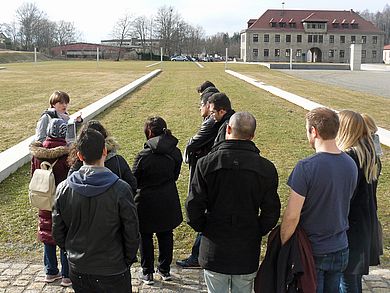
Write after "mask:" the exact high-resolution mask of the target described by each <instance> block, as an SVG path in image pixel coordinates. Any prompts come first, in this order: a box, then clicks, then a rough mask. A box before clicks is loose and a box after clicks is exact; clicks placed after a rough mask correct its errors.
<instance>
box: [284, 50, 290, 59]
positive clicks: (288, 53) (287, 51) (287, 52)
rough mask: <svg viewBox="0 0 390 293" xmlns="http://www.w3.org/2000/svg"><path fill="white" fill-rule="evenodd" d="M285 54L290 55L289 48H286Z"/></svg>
mask: <svg viewBox="0 0 390 293" xmlns="http://www.w3.org/2000/svg"><path fill="white" fill-rule="evenodd" d="M285 56H286V57H290V49H286V52H285Z"/></svg>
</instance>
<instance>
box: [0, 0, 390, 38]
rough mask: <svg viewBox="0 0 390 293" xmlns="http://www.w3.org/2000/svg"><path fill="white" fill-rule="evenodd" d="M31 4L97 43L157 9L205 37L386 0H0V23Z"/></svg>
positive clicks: (376, 7)
mask: <svg viewBox="0 0 390 293" xmlns="http://www.w3.org/2000/svg"><path fill="white" fill-rule="evenodd" d="M25 2H33V3H35V4H36V6H37V7H38V8H39V9H40V10H42V11H44V12H45V13H46V14H47V16H48V18H49V19H50V20H52V21H58V20H65V21H69V22H73V23H74V25H75V27H76V28H77V29H78V30H79V31H80V32H81V33H82V36H83V41H86V42H97V43H99V42H100V40H102V39H108V38H110V37H111V32H112V28H113V26H114V25H115V23H116V21H117V20H118V18H120V17H121V16H123V15H124V14H125V13H129V14H132V15H134V16H142V15H145V16H147V17H150V16H152V15H155V14H156V11H157V9H158V8H159V7H161V6H164V5H167V6H173V7H174V8H175V9H176V11H177V12H178V13H179V14H180V15H181V16H182V18H183V19H184V20H185V21H186V22H187V23H189V24H191V25H194V26H197V25H200V26H202V27H203V28H204V30H205V32H206V35H212V34H215V33H217V32H227V33H229V34H230V35H231V34H233V33H234V32H239V31H241V30H242V29H244V28H245V27H246V22H247V21H248V20H249V19H250V18H258V17H260V16H261V15H262V14H263V13H264V12H265V11H266V10H267V9H280V8H282V2H284V3H285V4H284V7H285V9H327V10H349V9H353V10H355V11H362V10H365V9H368V10H369V11H371V12H377V11H382V10H383V8H384V7H385V5H386V3H390V2H387V0H342V1H340V0H327V1H313V0H310V1H308V0H302V1H288V0H285V1H275V0H170V1H168V0H138V1H136V0H109V1H97V0H61V1H58V0H35V1H26V0H2V1H1V4H0V23H4V22H5V23H10V22H11V21H12V20H15V19H16V18H15V14H16V10H17V9H18V7H20V6H21V5H22V4H23V3H25Z"/></svg>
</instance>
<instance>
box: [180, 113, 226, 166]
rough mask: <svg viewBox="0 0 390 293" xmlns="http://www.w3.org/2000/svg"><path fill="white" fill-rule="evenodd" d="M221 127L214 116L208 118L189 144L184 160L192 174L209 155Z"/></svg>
mask: <svg viewBox="0 0 390 293" xmlns="http://www.w3.org/2000/svg"><path fill="white" fill-rule="evenodd" d="M220 125H221V123H220V122H215V120H214V118H213V117H212V116H208V117H206V118H205V119H204V120H203V122H202V125H201V126H200V129H199V131H198V132H197V134H195V135H194V136H193V137H192V138H191V139H190V140H189V142H188V143H187V146H186V149H185V152H184V159H185V162H186V163H188V164H189V166H190V170H191V171H192V172H191V174H193V172H194V171H195V166H196V162H197V161H198V159H200V158H201V157H204V156H205V155H207V154H208V153H209V152H210V150H211V148H212V147H213V144H214V140H215V137H216V136H217V133H218V129H219V127H220Z"/></svg>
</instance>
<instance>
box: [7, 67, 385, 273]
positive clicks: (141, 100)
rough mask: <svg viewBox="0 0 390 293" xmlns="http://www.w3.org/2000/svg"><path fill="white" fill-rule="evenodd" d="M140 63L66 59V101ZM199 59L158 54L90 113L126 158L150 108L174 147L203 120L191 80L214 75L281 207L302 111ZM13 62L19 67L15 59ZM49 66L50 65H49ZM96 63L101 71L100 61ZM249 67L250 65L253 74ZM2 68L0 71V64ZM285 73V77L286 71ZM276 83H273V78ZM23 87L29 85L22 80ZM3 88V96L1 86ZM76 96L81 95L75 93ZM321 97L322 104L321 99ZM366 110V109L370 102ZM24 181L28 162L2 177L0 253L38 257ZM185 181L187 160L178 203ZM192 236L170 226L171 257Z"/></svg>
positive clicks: (186, 247) (301, 136) (298, 146)
mask: <svg viewBox="0 0 390 293" xmlns="http://www.w3.org/2000/svg"><path fill="white" fill-rule="evenodd" d="M53 64H54V63H53ZM57 64H58V63H57ZM140 64H142V66H141V65H134V67H133V69H129V68H127V67H132V63H125V62H120V63H112V64H111V63H110V64H107V65H106V66H107V69H106V71H105V73H106V74H104V73H102V74H101V75H99V77H98V78H96V77H97V74H96V71H97V68H96V64H92V63H88V62H85V63H83V64H81V63H71V65H69V71H72V72H78V71H79V72H81V74H80V76H79V78H78V79H77V83H78V85H77V86H76V85H74V87H72V88H71V90H72V91H73V90H74V91H76V90H78V93H77V94H72V97H73V96H74V97H75V98H74V99H73V101H74V103H73V102H72V107H71V109H72V110H73V109H74V110H77V109H80V108H81V107H83V106H84V104H83V105H81V104H82V102H84V99H81V98H80V97H86V96H88V97H91V96H92V95H90V94H89V91H90V90H91V89H94V90H95V91H104V90H106V88H107V87H108V86H109V87H110V89H111V90H110V91H108V90H107V92H111V91H113V90H114V89H116V88H115V87H114V86H113V85H112V84H109V85H108V84H107V78H109V77H111V76H117V77H118V78H121V80H122V81H123V84H126V83H128V82H130V81H131V78H132V76H133V75H131V74H129V72H133V73H134V72H135V71H136V69H134V68H138V70H139V71H137V73H139V74H141V72H142V70H144V71H145V69H144V67H145V65H146V63H140ZM61 65H62V66H61V67H68V65H67V64H66V63H61ZM204 65H205V68H203V69H202V68H199V67H198V66H196V65H195V64H194V63H187V62H164V63H163V64H162V65H161V66H160V65H158V66H153V67H150V68H148V70H153V69H155V68H162V69H163V73H161V74H160V75H158V76H157V77H156V78H154V79H153V80H152V81H150V82H149V83H147V84H146V85H144V86H142V88H140V89H139V90H138V91H136V92H134V93H133V94H131V95H129V96H128V97H126V98H125V99H123V100H122V101H120V102H118V103H117V104H115V105H114V106H113V107H111V108H110V109H108V110H106V111H105V112H103V113H102V114H100V115H99V116H98V117H96V118H97V119H99V120H101V121H102V123H103V124H104V125H105V126H106V127H107V129H108V130H109V131H110V132H111V134H113V135H114V136H115V137H116V138H117V140H118V141H119V143H120V145H121V150H120V153H121V154H122V155H123V156H124V157H125V158H126V159H127V160H128V162H129V164H130V165H132V163H133V160H134V157H135V156H136V154H137V153H138V152H139V151H140V150H141V149H142V147H143V143H144V142H145V138H144V134H143V123H144V121H145V119H146V118H147V117H148V116H151V115H159V116H162V117H164V118H165V119H166V121H167V123H168V128H170V129H171V130H172V132H173V134H174V135H175V136H177V138H178V139H179V147H180V149H181V150H184V147H185V145H186V142H187V140H188V139H189V138H190V137H191V136H192V135H193V134H195V132H196V131H197V129H198V126H199V125H200V123H201V118H200V115H199V111H198V103H199V97H198V94H197V93H196V91H195V88H196V87H197V86H198V85H199V84H200V83H201V82H202V81H204V80H206V79H209V80H211V81H213V82H215V84H216V85H217V87H218V88H219V89H220V90H222V91H224V92H226V93H227V95H228V96H229V97H230V99H231V101H232V105H233V108H234V109H235V110H236V111H243V110H247V111H250V112H251V113H253V114H254V115H255V117H256V118H257V120H258V129H257V132H256V137H255V143H256V144H257V146H258V147H259V148H260V150H261V153H262V154H263V156H265V157H267V158H268V159H270V160H271V161H273V162H274V163H275V165H276V167H277V169H278V172H279V179H280V187H279V195H280V197H281V200H282V202H283V209H284V207H285V205H286V200H287V196H288V188H287V186H286V184H285V183H286V180H287V176H288V175H289V173H290V172H291V170H292V168H293V167H294V165H295V164H296V162H297V161H298V160H299V159H302V158H304V157H305V156H307V155H309V154H312V153H313V151H312V150H311V149H310V147H309V146H308V143H307V141H306V134H305V123H304V115H305V113H306V111H305V110H303V109H301V108H299V107H297V106H295V105H293V104H290V103H288V102H286V101H284V100H282V99H279V98H276V97H275V96H273V95H271V94H269V93H267V92H264V91H262V90H260V89H258V88H256V87H254V86H252V85H249V84H246V83H244V82H243V81H240V80H238V79H236V78H234V77H232V76H230V75H228V74H226V73H224V71H223V69H224V66H223V64H212V63H210V64H204ZM14 66H15V67H18V66H17V65H14ZM43 66H44V67H46V68H50V67H51V66H50V64H44V65H43ZM53 66H54V67H55V65H53ZM77 66H79V67H77ZM137 66H139V67H137ZM230 69H233V70H237V71H239V72H242V73H245V72H246V71H248V70H249V69H248V67H246V66H235V68H231V67H230ZM24 70H25V69H23V67H19V72H24ZM88 70H90V73H89V74H87V73H88ZM100 70H102V71H104V70H103V69H100ZM252 70H253V69H252ZM114 71H115V72H114ZM255 73H256V72H253V74H255ZM0 74H2V73H1V72H0ZM126 74H128V75H127V77H128V79H130V80H125V75H126ZM251 74H252V73H251ZM259 74H261V75H264V76H268V75H267V74H269V75H270V77H269V78H270V80H272V79H273V75H274V74H275V73H274V72H272V71H264V72H263V71H261V72H260V73H259ZM277 74H278V76H279V74H280V76H279V82H282V79H283V74H282V73H279V72H278V73H277ZM47 76H49V74H47ZM26 78H29V77H26ZM100 78H101V79H100ZM256 78H259V77H256ZM285 78H290V77H287V76H286V77H285ZM114 79H115V78H113V80H114ZM72 80H73V77H72V76H69V77H68V78H65V77H64V76H63V78H62V79H59V80H58V83H57V84H56V86H58V87H62V88H66V86H65V85H67V84H68V85H72V86H73V82H72ZM92 80H97V81H95V84H94V86H89V85H88V83H89V82H91V81H92ZM1 82H2V81H0V83H1ZM9 82H11V80H9ZM12 82H15V81H12ZM18 82H19V84H18V85H15V86H21V85H22V84H23V82H22V81H18ZM113 82H114V81H113ZM118 83H119V82H118ZM270 83H271V82H270ZM299 83H300V84H299ZM103 84H104V85H103ZM106 84H107V85H106ZM271 84H272V83H271ZM121 85H122V84H121ZM121 85H118V86H117V87H119V86H121ZM275 85H277V86H278V84H275ZM290 86H291V88H286V87H284V89H286V90H289V91H291V92H295V91H294V89H295V87H299V86H300V87H302V88H305V92H307V93H308V94H307V95H312V94H311V93H312V92H314V91H315V90H316V89H317V88H318V85H317V84H313V85H312V86H311V85H308V84H307V82H303V81H300V80H296V82H294V83H293V84H292V85H290ZM9 87H12V86H9ZM40 87H41V88H42V92H46V93H47V94H46V95H48V94H50V92H51V91H52V89H51V88H50V85H45V83H44V82H42V84H41V85H40ZM46 87H49V88H50V89H47V88H46ZM97 87H99V88H97ZM45 88H46V89H45ZM24 91H25V92H26V93H29V89H28V87H27V88H26V89H24ZM342 91H345V90H342ZM332 93H333V94H334V96H339V95H341V92H340V93H338V89H335V88H332ZM307 95H306V96H307ZM1 96H3V93H2V91H1ZM29 96H30V97H31V96H32V94H29ZM93 96H94V98H98V97H101V95H100V94H98V93H95V94H94V95H93ZM76 97H79V98H78V99H77V98H76ZM363 98H364V97H363ZM41 99H42V97H37V100H41ZM81 100H82V101H81ZM91 100H93V99H91ZM0 101H1V102H2V100H0ZM45 101H46V97H45ZM89 102H91V101H89ZM89 102H88V103H89ZM79 103H80V104H79ZM322 103H323V104H325V105H327V103H325V102H322ZM76 105H77V107H76ZM43 108H44V102H43V103H42V105H40V106H39V109H37V111H36V112H35V113H36V114H35V117H36V116H38V115H39V112H40V111H41V109H43ZM370 110H371V109H370ZM367 112H369V111H368V109H367ZM369 113H370V112H369ZM0 117H1V116H0ZM374 117H376V116H374ZM35 119H36V118H35ZM31 120H33V121H31V124H32V125H29V124H30V123H24V124H25V127H24V128H27V127H30V129H31V131H32V130H33V128H34V126H35V120H34V119H33V118H31ZM16 121H17V120H16ZM31 131H30V132H31ZM20 132H22V131H21V130H18V129H17V130H16V131H15V133H18V134H20ZM21 136H23V135H21ZM25 136H27V135H25ZM15 138H16V134H15V135H14V140H15ZM384 152H385V155H384V156H383V165H384V169H383V174H382V177H381V178H380V183H379V188H378V198H379V199H378V201H379V214H380V219H381V221H382V223H383V227H384V241H385V243H384V245H385V256H384V258H383V263H384V264H385V265H386V266H387V267H389V266H390V237H389V236H390V231H389V224H390V217H389V211H388V206H389V205H390V201H389V198H390V183H389V182H390V180H389V178H390V167H389V163H390V149H389V148H384ZM28 182H29V169H28V166H25V167H23V168H22V169H20V170H19V171H18V172H16V173H14V174H13V175H12V176H10V177H9V178H8V179H7V180H5V181H4V182H2V183H1V184H0V227H1V228H0V258H22V259H40V258H41V253H42V248H41V245H40V243H38V242H37V240H36V226H37V216H36V211H35V210H34V209H32V208H31V207H30V206H29V204H28V198H27V186H28ZM187 186H188V166H187V165H183V167H182V172H181V175H180V178H179V180H178V188H179V193H180V197H181V200H182V205H183V206H184V201H185V198H186V193H187ZM194 236H195V233H194V232H193V231H192V230H191V228H189V227H188V226H187V225H186V224H185V223H182V224H181V225H180V226H179V227H178V228H177V229H176V230H175V252H174V258H175V259H177V258H180V257H183V256H186V255H187V254H188V253H189V251H190V249H191V246H192V242H193V240H194ZM263 251H264V250H263Z"/></svg>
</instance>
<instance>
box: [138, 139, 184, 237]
mask: <svg viewBox="0 0 390 293" xmlns="http://www.w3.org/2000/svg"><path fill="white" fill-rule="evenodd" d="M177 143H178V141H177V139H176V138H175V137H174V136H172V135H169V134H162V135H159V136H156V137H153V138H150V139H149V140H148V141H147V142H146V143H145V145H144V149H143V150H142V151H141V152H140V153H139V154H138V155H137V157H136V158H135V160H134V165H133V172H134V176H135V177H136V178H137V183H138V190H137V195H136V196H135V199H134V200H135V204H136V206H137V211H138V218H139V223H140V231H141V232H143V233H156V232H165V231H169V230H172V229H174V228H176V227H177V226H179V225H180V223H181V222H182V221H183V216H182V212H181V205H180V199H179V194H178V191H177V187H176V180H177V179H178V178H179V174H180V169H181V163H182V156H181V152H180V150H179V149H178V148H177V147H176V145H177Z"/></svg>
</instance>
